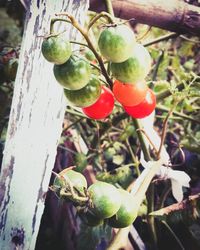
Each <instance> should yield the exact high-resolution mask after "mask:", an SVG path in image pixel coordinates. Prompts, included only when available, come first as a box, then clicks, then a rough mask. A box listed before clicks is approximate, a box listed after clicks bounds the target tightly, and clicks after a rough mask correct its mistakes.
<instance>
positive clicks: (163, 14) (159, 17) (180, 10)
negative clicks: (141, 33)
mask: <svg viewBox="0 0 200 250" xmlns="http://www.w3.org/2000/svg"><path fill="white" fill-rule="evenodd" d="M112 4H113V9H114V13H115V16H116V17H119V18H122V19H130V18H133V17H134V18H135V19H136V21H137V22H139V23H143V24H148V25H150V26H155V27H159V28H161V29H166V30H170V31H174V32H177V33H188V34H192V35H197V36H200V29H199V27H200V8H199V7H197V6H193V5H190V4H187V3H185V2H184V1H180V0H168V1H163V0H140V1H138V0H129V1H125V0H113V1H112ZM90 9H91V10H93V11H96V12H100V11H103V10H105V9H106V8H105V3H104V1H98V0H90Z"/></svg>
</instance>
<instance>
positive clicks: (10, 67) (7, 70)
mask: <svg viewBox="0 0 200 250" xmlns="http://www.w3.org/2000/svg"><path fill="white" fill-rule="evenodd" d="M17 68H18V59H17V58H12V59H10V60H9V61H8V62H7V63H6V65H5V67H4V74H5V77H6V78H7V79H8V80H10V81H14V80H15V77H16V74H17Z"/></svg>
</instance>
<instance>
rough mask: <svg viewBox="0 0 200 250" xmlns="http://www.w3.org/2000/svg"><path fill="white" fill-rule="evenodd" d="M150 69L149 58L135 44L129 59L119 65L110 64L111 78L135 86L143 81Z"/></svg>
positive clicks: (144, 51)
mask: <svg viewBox="0 0 200 250" xmlns="http://www.w3.org/2000/svg"><path fill="white" fill-rule="evenodd" d="M150 69H151V56H150V54H149V52H148V50H147V49H146V48H145V47H144V46H142V45H141V44H138V43H137V44H136V45H135V46H134V48H133V50H132V53H130V55H129V58H128V59H127V60H126V61H124V62H121V63H113V62H112V63H111V72H112V74H113V76H114V77H115V78H116V79H117V80H119V81H121V82H124V83H131V84H135V82H139V81H142V80H144V78H145V77H146V76H147V75H148V73H149V71H150Z"/></svg>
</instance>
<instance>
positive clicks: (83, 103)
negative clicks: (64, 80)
mask: <svg viewBox="0 0 200 250" xmlns="http://www.w3.org/2000/svg"><path fill="white" fill-rule="evenodd" d="M64 94H65V96H66V98H67V100H68V101H69V102H70V103H71V104H72V105H74V106H77V107H82V108H83V107H88V106H90V105H92V104H94V103H95V102H96V101H97V99H98V98H99V96H100V94H101V84H100V82H99V80H97V78H95V77H92V78H91V79H90V80H89V82H88V84H87V85H86V86H85V87H83V88H82V89H79V90H68V89H64Z"/></svg>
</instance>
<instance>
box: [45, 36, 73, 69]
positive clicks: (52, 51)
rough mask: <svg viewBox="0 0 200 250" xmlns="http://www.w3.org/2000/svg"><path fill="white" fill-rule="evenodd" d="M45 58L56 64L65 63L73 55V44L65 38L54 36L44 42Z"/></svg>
mask: <svg viewBox="0 0 200 250" xmlns="http://www.w3.org/2000/svg"><path fill="white" fill-rule="evenodd" d="M42 54H43V56H44V58H45V59H46V60H47V61H49V62H51V63H54V64H58V65H59V64H63V63H65V62H66V61H67V60H68V59H69V57H70V56H71V54H72V49H71V44H70V42H69V41H67V40H66V39H65V37H64V36H62V35H58V36H52V37H49V38H46V39H45V40H44V41H43V42H42Z"/></svg>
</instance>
